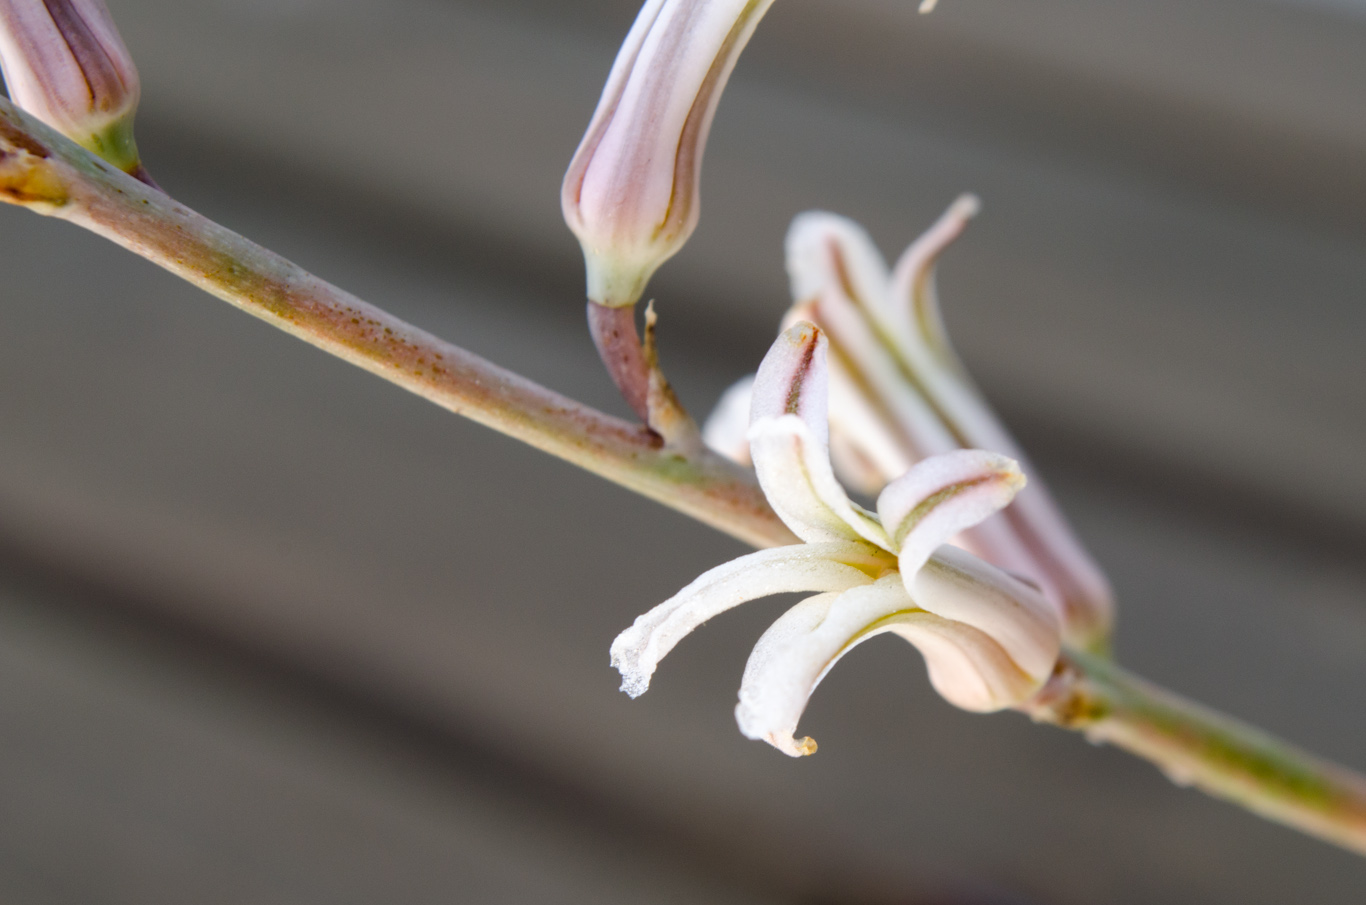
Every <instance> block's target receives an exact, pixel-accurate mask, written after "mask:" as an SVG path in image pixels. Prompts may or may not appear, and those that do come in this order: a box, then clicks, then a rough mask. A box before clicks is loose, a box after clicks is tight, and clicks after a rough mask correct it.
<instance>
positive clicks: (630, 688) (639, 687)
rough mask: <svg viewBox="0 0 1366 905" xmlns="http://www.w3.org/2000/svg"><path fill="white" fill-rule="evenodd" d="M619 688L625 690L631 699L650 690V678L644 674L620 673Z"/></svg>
mask: <svg viewBox="0 0 1366 905" xmlns="http://www.w3.org/2000/svg"><path fill="white" fill-rule="evenodd" d="M621 690H622V691H624V692H626V694H627V696H629V697H630V698H631V699H632V700H635V699H636V698H638V697H640V696H641V695H643V694H644V693H645V692H647V691H649V690H650V680H649V679H648V678H646V677H644V676H633V675H627V674H626V673H622V676H621Z"/></svg>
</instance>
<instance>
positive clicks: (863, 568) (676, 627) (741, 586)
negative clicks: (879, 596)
mask: <svg viewBox="0 0 1366 905" xmlns="http://www.w3.org/2000/svg"><path fill="white" fill-rule="evenodd" d="M891 567H892V562H891V559H890V557H888V556H887V555H886V554H884V553H882V552H881V551H878V550H875V549H873V548H871V547H869V546H868V545H867V544H862V543H832V544H800V545H797V546H792V547H779V548H777V549H773V550H761V551H759V552H758V553H751V554H749V555H748V556H742V557H740V558H739V559H736V560H732V561H730V562H728V563H725V564H724V565H720V566H717V567H716V568H715V569H712V570H710V571H709V572H706V573H704V574H703V575H702V576H701V577H700V578H698V579H697V580H696V581H694V582H693V583H692V584H690V585H688V586H687V587H686V588H684V589H683V590H681V591H679V592H678V593H677V594H675V595H674V596H673V597H671V598H669V599H668V600H666V601H664V602H663V603H661V604H660V605H659V606H657V607H655V608H654V609H652V610H650V611H649V612H648V613H645V614H644V615H642V616H640V617H639V618H638V619H636V621H635V623H634V624H633V625H632V626H631V627H630V628H628V629H627V630H626V631H624V632H622V633H621V634H620V635H618V636H617V639H616V640H615V641H613V642H612V665H613V666H614V667H616V668H617V670H619V671H620V672H621V678H622V683H621V690H622V691H624V692H626V693H627V694H629V695H630V696H631V697H633V698H634V697H639V696H640V695H642V694H644V693H645V691H646V689H648V688H649V687H650V677H651V676H652V675H654V671H655V667H656V666H658V665H659V661H660V660H662V659H663V658H664V656H665V655H666V654H668V653H669V651H671V650H673V648H674V645H676V644H678V642H679V641H681V640H682V639H683V637H684V636H686V635H687V634H688V633H689V632H691V631H692V630H693V629H695V628H697V627H698V626H699V625H701V624H702V623H704V622H706V621H707V620H708V619H710V618H712V617H713V616H716V615H718V614H720V613H724V612H725V611H726V610H729V609H731V608H732V607H735V606H738V605H739V604H742V603H744V602H745V601H747V600H755V599H757V598H760V597H767V596H769V595H771V594H785V593H791V592H798V591H843V590H846V589H849V588H854V587H858V586H859V585H865V584H871V583H872V582H873V579H874V577H875V576H876V575H878V574H880V573H881V572H883V571H885V570H886V569H889V568H891Z"/></svg>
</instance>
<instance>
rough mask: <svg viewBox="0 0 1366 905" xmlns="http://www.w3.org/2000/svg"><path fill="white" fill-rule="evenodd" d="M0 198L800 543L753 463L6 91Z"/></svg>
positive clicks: (693, 509) (558, 446) (535, 442)
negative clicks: (285, 237) (245, 221)
mask: <svg viewBox="0 0 1366 905" xmlns="http://www.w3.org/2000/svg"><path fill="white" fill-rule="evenodd" d="M0 196H2V197H3V198H4V200H7V201H10V202H12V203H15V204H21V205H24V206H26V207H29V208H31V209H33V210H35V211H38V212H39V213H43V214H48V215H51V216H56V217H60V218H62V219H65V220H68V221H70V222H72V223H75V224H77V225H78V226H82V227H84V228H85V229H88V230H90V231H92V232H94V233H97V234H99V235H101V236H104V237H105V238H107V239H109V240H111V241H113V242H116V243H117V244H119V245H122V246H123V247H124V248H127V249H128V250H130V251H132V252H134V253H136V254H138V255H141V256H142V257H144V258H146V259H147V260H149V261H152V262H153V263H155V264H158V265H160V266H161V267H164V268H165V269H167V270H169V271H171V272H172V273H174V274H176V275H177V276H179V277H182V278H183V279H186V280H188V281H189V282H191V283H194V284H195V285H196V286H199V287H200V288H202V289H204V290H206V291H207V292H209V293H211V294H213V295H216V296H218V297H219V298H220V299H223V300H224V301H226V302H228V303H230V304H232V305H234V306H236V307H238V308H241V309H242V310H243V311H246V312H248V313H249V314H253V315H255V316H257V317H259V318H261V319H262V320H265V321H268V322H269V323H271V324H274V325H275V326H277V327H279V328H280V329H281V330H284V331H285V332H286V333H290V334H293V335H294V336H297V337H298V338H300V339H302V340H304V341H305V342H308V343H311V344H312V345H314V346H317V347H318V348H320V349H322V350H324V351H325V352H328V353H330V354H332V355H335V356H337V357H338V358H341V359H344V360H346V361H349V362H351V363H352V364H354V365H357V366H359V367H361V368H364V369H365V370H367V371H370V372H371V373H374V374H377V375H379V376H380V377H383V378H384V379H386V380H388V381H390V382H392V383H395V384H397V385H399V386H401V387H403V388H404V389H406V390H409V391H411V392H413V393H416V394H418V395H419V396H422V397H423V398H425V399H428V400H431V401H432V402H435V403H436V404H437V405H439V406H441V407H443V408H445V409H448V410H450V411H452V412H455V413H457V414H460V415H464V416H465V417H467V418H471V419H473V420H474V421H478V422H479V423H480V424H484V425H487V426H488V427H491V428H493V429H494V430H497V431H501V432H502V433H505V434H507V435H509V436H511V437H515V438H517V439H518V440H521V441H523V442H525V443H528V444H530V445H532V446H535V447H537V448H538V449H542V450H544V451H546V452H548V453H551V454H552V455H555V456H559V457H560V458H562V459H565V460H567V461H569V462H573V463H574V464H576V465H579V466H581V467H583V468H586V469H587V470H589V471H592V472H594V473H596V474H599V475H601V476H603V477H605V478H607V479H608V480H611V481H615V482H616V483H618V484H621V485H623V486H625V487H628V488H630V489H631V490H634V491H636V492H638V493H641V494H644V495H645V496H648V497H650V498H652V499H655V500H658V501H660V502H662V503H665V504H666V505H669V506H672V507H673V508H675V509H678V510H679V511H681V512H684V513H686V514H688V515H691V516H693V517H694V518H697V519H699V520H700V521H703V522H706V523H707V524H709V525H712V526H714V527H716V528H718V529H720V530H722V531H725V532H727V533H729V534H732V535H734V536H735V537H737V538H740V539H741V540H744V541H747V542H749V543H752V544H754V545H756V546H775V545H779V544H785V543H792V542H794V541H795V538H794V537H793V536H792V534H791V532H789V531H788V529H787V528H786V526H784V525H783V524H782V522H780V521H779V520H778V518H777V517H776V516H775V515H774V514H773V511H772V509H770V508H769V506H768V503H767V502H766V501H765V499H764V496H763V493H762V492H761V491H760V490H759V486H758V484H757V483H756V481H755V480H754V476H753V474H752V473H751V472H749V471H747V470H745V469H742V468H740V467H738V466H736V465H735V464H734V463H732V462H730V461H729V460H726V459H723V458H722V457H720V456H718V455H715V454H713V453H711V452H709V451H702V452H700V453H698V454H697V455H694V456H690V457H687V458H684V457H683V456H680V455H679V454H678V453H677V452H675V451H671V450H666V449H665V448H664V446H663V443H662V442H661V440H660V438H659V437H657V436H656V435H655V434H653V433H652V432H651V431H650V430H649V429H648V428H647V427H645V426H643V425H636V424H631V423H629V422H626V421H623V420H621V419H619V418H614V417H612V416H610V415H606V414H604V413H602V412H599V411H597V410H595V409H592V408H590V407H588V406H585V405H583V404H581V403H578V402H575V401H574V400H572V399H568V398H566V397H564V396H561V395H560V394H559V393H556V392H554V391H552V390H549V389H546V388H545V387H542V386H540V385H538V384H536V383H533V382H532V381H530V380H527V379H526V378H524V377H521V376H520V375H517V374H514V373H512V372H511V371H507V370H505V369H503V368H500V367H498V366H497V365H495V364H493V363H491V362H489V361H485V360H484V359H483V358H480V357H479V356H477V355H474V354H472V353H470V352H468V351H466V350H464V349H461V348H460V347H458V346H455V345H452V344H450V343H448V342H445V341H444V340H441V339H438V338H437V337H435V336H432V335H431V334H430V333H427V332H425V331H423V330H420V329H418V328H417V327H414V326H411V325H410V324H407V323H405V322H403V321H402V320H399V319H398V318H396V317H394V316H393V315H390V314H387V313H385V312H384V311H382V310H380V309H379V308H376V307H374V306H373V305H369V304H367V303H365V302H363V301H361V300H360V299H358V298H356V297H355V296H353V295H351V294H350V293H348V292H345V291H344V290H342V289H339V288H337V287H336V286H333V285H331V284H330V283H327V282H325V281H323V280H321V279H319V278H318V277H315V276H313V275H312V274H310V273H308V272H307V271H305V270H303V269H302V268H300V267H298V266H297V265H295V264H293V263H291V262H290V261H287V260H285V259H284V258H282V257H280V256H279V255H277V254H275V253H274V252H271V251H268V250H266V249H264V248H262V247H261V246H259V245H256V244H255V243H253V242H250V241H248V240H247V239H244V238H243V237H241V236H239V235H237V234H236V233H234V232H232V231H230V230H228V229H225V228H224V227H222V226H219V225H218V224H216V223H213V222H211V221H209V220H207V219H206V218H204V217H202V216H200V215H199V214H197V213H195V212H194V211H192V210H190V209H189V208H187V207H185V206H184V205H183V204H180V203H178V202H176V201H175V200H173V199H171V198H169V197H168V196H166V195H165V194H163V193H161V192H159V191H156V190H155V189H152V188H151V187H149V186H148V185H145V184H144V183H142V182H139V181H138V180H136V179H134V178H133V177H131V176H129V175H127V174H125V173H123V172H120V171H119V170H117V169H116V168H115V167H113V166H112V165H110V164H108V163H105V162H104V161H102V160H100V159H99V158H97V157H94V156H93V155H91V154H89V153H87V152H86V151H84V150H83V149H81V148H80V147H79V146H77V145H75V144H73V143H72V142H70V141H68V140H67V139H65V138H63V137H62V136H60V135H59V134H57V133H56V132H55V131H53V130H51V129H49V128H48V127H47V126H45V125H43V124H42V123H40V122H38V121H37V120H35V119H33V118H32V117H29V116H27V115H25V114H23V113H22V112H20V111H18V110H16V109H15V108H14V107H13V106H12V105H11V104H9V103H8V102H5V101H0Z"/></svg>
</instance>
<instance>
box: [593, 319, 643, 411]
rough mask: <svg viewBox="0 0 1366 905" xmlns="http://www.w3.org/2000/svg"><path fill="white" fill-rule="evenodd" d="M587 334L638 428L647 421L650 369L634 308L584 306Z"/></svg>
mask: <svg viewBox="0 0 1366 905" xmlns="http://www.w3.org/2000/svg"><path fill="white" fill-rule="evenodd" d="M588 332H589V333H591V334H592V335H593V345H595V346H597V347H598V355H599V356H601V358H602V363H603V364H604V365H605V366H606V367H607V373H608V374H610V375H612V382H613V383H615V384H616V385H617V389H618V390H620V391H621V397H622V398H623V399H625V400H626V404H627V405H629V406H630V407H631V411H633V412H635V413H636V414H637V415H638V416H639V417H640V421H641V423H642V424H648V423H649V421H650V401H649V400H650V369H649V367H648V366H647V365H646V363H645V354H644V352H643V351H642V350H641V347H640V334H639V333H637V332H636V309H635V307H634V306H628V307H624V308H609V307H607V306H606V305H599V304H598V303H596V302H589V303H588Z"/></svg>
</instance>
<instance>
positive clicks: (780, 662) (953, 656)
mask: <svg viewBox="0 0 1366 905" xmlns="http://www.w3.org/2000/svg"><path fill="white" fill-rule="evenodd" d="M886 632H893V633H895V634H897V635H900V636H901V637H903V638H905V639H906V640H907V641H909V642H910V643H911V644H913V645H915V647H916V648H917V649H918V650H919V651H920V652H921V654H922V656H924V658H925V664H926V667H927V670H928V672H929V676H930V682H931V684H933V685H934V687H935V690H936V691H938V692H939V693H940V694H941V695H942V696H943V697H944V698H946V699H947V700H948V701H949V702H950V703H952V704H954V705H956V706H958V707H961V708H963V709H965V710H971V711H976V712H988V711H992V710H999V709H1002V708H1004V707H1009V706H1011V705H1012V704H1016V703H1018V702H1020V701H1022V700H1024V699H1026V698H1027V697H1029V696H1030V695H1031V694H1033V693H1034V692H1035V691H1036V690H1037V688H1038V683H1037V682H1036V681H1035V680H1034V679H1033V678H1032V677H1030V676H1028V675H1027V674H1025V673H1024V671H1023V670H1021V669H1020V667H1019V666H1018V665H1017V664H1016V663H1015V662H1014V661H1013V660H1012V659H1011V657H1010V656H1009V655H1008V654H1007V653H1006V651H1005V650H1004V649H1003V648H1002V647H1001V646H1000V645H999V644H998V643H996V641H995V640H993V639H992V638H991V637H989V636H988V635H986V634H985V633H983V632H981V631H979V630H977V629H975V628H973V627H972V626H969V625H964V624H962V623H958V622H954V621H952V620H949V619H944V618H941V617H939V616H936V615H933V614H931V613H928V612H925V611H924V610H923V609H921V608H919V607H917V606H916V604H915V603H914V602H913V601H912V600H911V598H910V596H909V595H907V593H906V589H905V587H904V586H903V585H902V583H901V581H900V579H899V577H897V576H894V575H893V576H888V577H886V578H883V579H881V580H879V581H878V582H877V583H875V584H873V585H869V586H866V587H861V588H855V589H853V590H851V591H846V592H844V593H843V594H823V595H820V596H817V597H812V598H809V599H807V600H804V601H802V602H801V603H799V604H797V606H795V607H793V608H792V609H790V610H788V611H787V613H785V614H783V616H781V617H780V618H779V619H778V620H777V621H776V622H775V623H774V624H773V626H772V627H771V628H770V629H769V630H768V631H767V632H765V633H764V636H763V637H762V638H760V639H759V643H758V644H757V645H755V648H754V651H753V653H752V654H750V659H749V663H748V664H747V665H746V667H745V675H744V679H743V680H742V681H741V685H740V702H739V704H738V705H736V708H735V718H736V722H737V723H738V724H739V727H740V731H741V733H742V734H744V735H745V736H746V737H748V738H753V739H761V740H763V741H766V742H768V743H769V744H771V745H773V746H774V747H775V748H777V749H778V750H779V751H782V752H783V753H785V754H788V755H791V756H793V757H801V756H803V755H807V754H812V753H814V752H815V750H816V744H815V742H814V741H812V740H811V739H810V738H802V739H797V738H795V735H796V729H797V724H798V722H799V721H800V719H801V715H802V712H803V711H804V710H805V709H806V704H807V701H808V700H810V698H811V695H812V693H813V692H814V691H815V690H816V686H818V685H819V684H820V682H821V680H822V679H824V678H825V675H826V673H828V672H829V671H830V669H831V668H832V667H833V666H834V665H835V663H837V662H838V661H839V659H840V658H841V657H843V656H844V655H845V654H846V653H848V652H849V651H850V650H851V649H852V648H854V647H855V646H856V645H858V644H860V643H862V642H863V641H866V640H868V639H869V638H872V637H875V636H877V635H880V634H884V633H886Z"/></svg>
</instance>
